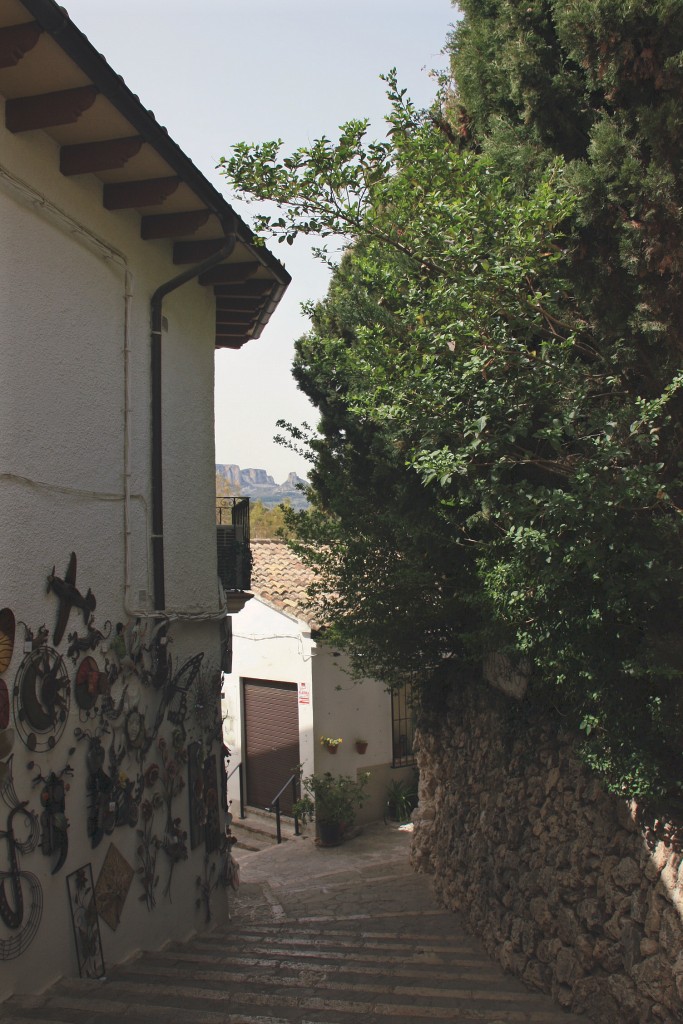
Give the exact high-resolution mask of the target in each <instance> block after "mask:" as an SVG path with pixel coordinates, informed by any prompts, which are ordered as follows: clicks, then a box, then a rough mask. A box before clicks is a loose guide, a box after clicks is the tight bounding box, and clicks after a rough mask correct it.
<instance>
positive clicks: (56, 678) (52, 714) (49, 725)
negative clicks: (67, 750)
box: [12, 629, 71, 753]
mask: <svg viewBox="0 0 683 1024" xmlns="http://www.w3.org/2000/svg"><path fill="white" fill-rule="evenodd" d="M46 641H47V631H46V630H45V629H40V630H39V631H38V636H37V637H36V638H34V636H33V633H31V631H30V630H29V629H27V630H26V642H25V644H24V648H25V649H27V648H30V649H29V650H28V653H27V654H25V655H24V658H23V660H22V662H21V664H20V665H19V670H18V672H17V677H16V679H15V682H14V689H13V692H12V705H13V708H14V722H15V726H16V729H17V732H18V733H19V735H20V737H21V739H22V741H23V742H24V743H25V744H26V746H27V747H28V749H29V750H30V751H32V752H36V753H40V752H42V751H45V750H52V748H53V747H54V746H55V744H56V743H57V741H58V740H59V738H60V737H61V735H62V733H63V732H64V729H65V727H66V721H67V718H68V717H69V703H70V700H71V685H70V682H69V674H68V672H67V670H66V665H65V664H64V659H63V658H62V656H61V654H58V653H57V651H55V650H54V649H53V648H52V647H48V646H47V642H46Z"/></svg>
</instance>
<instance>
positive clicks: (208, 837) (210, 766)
mask: <svg viewBox="0 0 683 1024" xmlns="http://www.w3.org/2000/svg"><path fill="white" fill-rule="evenodd" d="M203 771H204V803H205V805H206V822H205V825H204V841H205V843H206V852H207V853H213V851H214V850H218V849H219V847H220V845H221V819H220V800H219V797H218V779H219V776H218V763H217V760H216V755H215V754H209V756H208V757H207V758H205V760H204V769H203Z"/></svg>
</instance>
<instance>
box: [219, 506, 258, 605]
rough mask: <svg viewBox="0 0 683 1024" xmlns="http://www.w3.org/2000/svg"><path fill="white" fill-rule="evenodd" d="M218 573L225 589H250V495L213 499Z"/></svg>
mask: <svg viewBox="0 0 683 1024" xmlns="http://www.w3.org/2000/svg"><path fill="white" fill-rule="evenodd" d="M216 550H217V556H218V576H219V578H220V581H221V583H222V584H223V588H224V589H225V590H249V589H250V588H251V549H250V546H249V498H242V497H232V496H231V497H225V498H217V499H216Z"/></svg>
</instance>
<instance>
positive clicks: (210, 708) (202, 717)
mask: <svg viewBox="0 0 683 1024" xmlns="http://www.w3.org/2000/svg"><path fill="white" fill-rule="evenodd" d="M220 694H221V674H220V672H219V671H218V670H217V669H215V668H213V667H212V666H207V667H205V669H204V670H203V671H200V672H199V673H198V674H197V678H196V679H195V681H194V683H193V685H192V690H191V694H190V712H191V715H192V718H193V719H194V721H195V723H196V724H197V726H198V727H199V729H200V731H201V734H202V736H203V738H204V741H205V742H206V743H207V744H208V745H211V743H212V742H213V741H214V740H217V739H219V738H220V736H221V733H222V725H223V721H222V718H221V710H220Z"/></svg>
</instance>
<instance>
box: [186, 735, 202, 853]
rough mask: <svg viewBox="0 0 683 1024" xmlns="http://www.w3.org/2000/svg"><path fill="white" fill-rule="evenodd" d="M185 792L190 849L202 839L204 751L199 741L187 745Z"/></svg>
mask: <svg viewBox="0 0 683 1024" xmlns="http://www.w3.org/2000/svg"><path fill="white" fill-rule="evenodd" d="M187 792H188V797H189V818H190V849H191V850H195V849H196V848H197V847H198V846H199V844H200V843H201V842H202V841H203V839H204V828H205V825H206V801H205V799H204V753H203V749H202V745H201V743H199V742H196V743H188V746H187Z"/></svg>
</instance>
